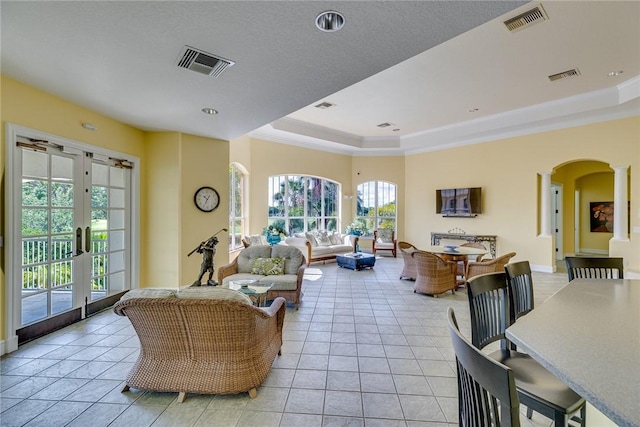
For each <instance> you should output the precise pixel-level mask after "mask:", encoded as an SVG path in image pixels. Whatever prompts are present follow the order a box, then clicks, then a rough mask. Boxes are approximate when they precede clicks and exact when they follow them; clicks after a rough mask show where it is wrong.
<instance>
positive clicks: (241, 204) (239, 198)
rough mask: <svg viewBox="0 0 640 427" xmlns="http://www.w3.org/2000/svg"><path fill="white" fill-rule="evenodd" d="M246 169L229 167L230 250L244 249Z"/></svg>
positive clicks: (234, 164)
mask: <svg viewBox="0 0 640 427" xmlns="http://www.w3.org/2000/svg"><path fill="white" fill-rule="evenodd" d="M246 181H247V180H246V173H245V170H244V168H243V167H242V166H241V165H239V164H237V163H231V165H230V166H229V250H230V251H233V250H236V249H241V248H242V236H243V235H244V232H245V223H246V217H245V210H246V209H245V188H246Z"/></svg>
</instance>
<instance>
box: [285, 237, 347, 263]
mask: <svg viewBox="0 0 640 427" xmlns="http://www.w3.org/2000/svg"><path fill="white" fill-rule="evenodd" d="M284 243H285V244H286V245H289V246H293V247H296V248H298V249H300V251H301V252H302V253H303V254H304V257H305V258H306V260H307V266H308V265H309V264H311V263H312V262H315V261H325V260H329V259H335V258H336V255H341V254H348V253H353V252H355V251H356V245H357V244H358V236H354V235H351V234H341V233H331V232H322V231H319V232H318V231H315V232H310V233H300V234H295V235H294V236H291V237H287V238H286V239H285V240H284Z"/></svg>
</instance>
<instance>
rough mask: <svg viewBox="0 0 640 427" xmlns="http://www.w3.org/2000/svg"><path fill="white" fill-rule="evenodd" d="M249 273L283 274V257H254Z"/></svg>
mask: <svg viewBox="0 0 640 427" xmlns="http://www.w3.org/2000/svg"><path fill="white" fill-rule="evenodd" d="M251 274H262V275H264V276H277V275H280V274H284V258H256V259H255V260H254V261H253V267H252V268H251Z"/></svg>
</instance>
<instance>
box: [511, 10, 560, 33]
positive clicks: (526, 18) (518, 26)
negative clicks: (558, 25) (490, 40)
mask: <svg viewBox="0 0 640 427" xmlns="http://www.w3.org/2000/svg"><path fill="white" fill-rule="evenodd" d="M547 19H549V17H548V16H547V14H546V13H545V11H544V9H543V8H542V6H540V5H538V6H536V7H534V8H533V9H531V10H528V11H526V12H524V13H521V14H520V15H518V16H515V17H513V18H511V19H507V20H506V21H504V25H505V26H506V27H507V30H509V31H512V32H513V31H518V30H522V29H524V28H528V27H530V26H532V25H533V24H537V23H538V22H542V21H546V20H547Z"/></svg>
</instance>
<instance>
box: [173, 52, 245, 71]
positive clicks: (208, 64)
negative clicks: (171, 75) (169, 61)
mask: <svg viewBox="0 0 640 427" xmlns="http://www.w3.org/2000/svg"><path fill="white" fill-rule="evenodd" d="M233 64H234V62H233V61H229V60H228V59H224V58H220V57H218V56H215V55H211V54H210V53H207V52H203V51H201V50H198V49H194V48H192V47H189V46H185V47H184V48H183V49H182V51H181V52H180V56H178V63H177V65H178V67H181V68H186V69H188V70H192V71H195V72H198V73H200V74H206V75H207V76H211V77H218V76H219V75H220V74H222V72H223V71H224V70H226V69H227V68H228V67H231V66H232V65H233Z"/></svg>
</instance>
